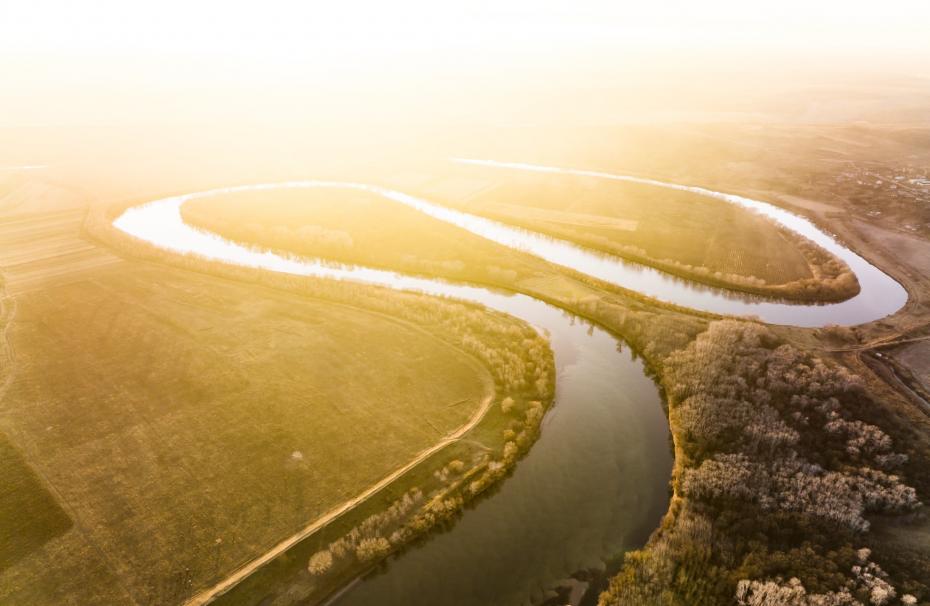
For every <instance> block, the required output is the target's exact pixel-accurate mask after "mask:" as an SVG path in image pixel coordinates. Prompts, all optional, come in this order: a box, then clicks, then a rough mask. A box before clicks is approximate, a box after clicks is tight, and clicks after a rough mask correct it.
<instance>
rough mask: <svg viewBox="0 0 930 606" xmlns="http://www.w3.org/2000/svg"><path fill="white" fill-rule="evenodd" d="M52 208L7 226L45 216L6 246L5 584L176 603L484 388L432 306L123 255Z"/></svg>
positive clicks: (339, 496)
mask: <svg viewBox="0 0 930 606" xmlns="http://www.w3.org/2000/svg"><path fill="white" fill-rule="evenodd" d="M63 224H64V222H63V220H62V219H61V218H60V217H58V216H51V217H45V218H36V217H32V218H30V219H29V221H28V222H26V223H23V222H17V223H9V224H8V225H15V228H13V227H9V228H8V229H6V230H4V231H3V232H2V235H3V237H8V238H14V237H25V235H24V234H26V233H29V234H45V233H46V232H47V233H53V232H54V233H56V234H58V235H56V236H55V237H50V238H49V244H48V245H47V246H46V245H44V244H43V245H41V246H40V245H39V244H36V245H35V246H30V247H27V249H23V248H19V249H17V250H18V251H20V252H21V254H23V255H25V254H26V252H33V253H34V254H35V259H34V260H32V261H29V262H28V263H26V265H28V268H27V269H26V270H23V269H20V267H21V266H22V265H23V263H24V262H23V260H22V259H20V258H19V257H17V258H16V259H12V257H8V258H7V259H6V260H5V263H11V267H12V268H13V270H12V271H11V272H10V273H9V275H8V276H7V286H8V288H9V291H8V294H7V298H6V300H5V301H4V312H5V313H4V318H5V320H7V321H9V320H10V318H11V317H12V323H10V324H9V327H8V329H7V331H6V336H7V339H8V344H9V346H10V347H9V349H10V350H11V351H12V352H13V356H14V360H13V362H14V364H13V365H12V372H9V373H5V374H6V376H7V379H8V382H7V383H6V389H5V393H4V394H3V399H2V406H0V430H2V433H3V439H2V442H0V448H2V450H3V453H4V456H3V465H4V478H5V486H9V487H11V488H12V490H4V491H2V492H0V512H2V513H3V515H4V519H5V520H6V519H11V518H12V520H13V524H12V525H7V524H6V523H5V524H4V525H3V527H4V531H5V532H9V533H11V536H14V537H15V541H14V543H13V546H12V548H11V549H4V552H3V559H2V560H0V603H13V604H27V603H28V604H53V603H55V604H57V603H138V604H150V603H177V602H180V601H182V600H183V599H185V598H187V597H189V596H190V595H191V594H192V593H193V592H194V591H195V590H196V589H198V588H201V587H203V586H205V585H207V584H210V583H211V582H215V581H216V580H217V579H219V578H221V577H222V576H224V575H225V574H226V573H228V572H229V571H230V570H231V569H233V568H235V567H236V566H237V565H240V564H242V563H243V562H245V561H247V560H249V559H251V558H254V557H256V556H257V555H259V554H260V553H262V551H263V550H265V549H267V548H268V547H270V546H271V545H273V544H274V543H276V542H278V541H279V540H281V539H282V538H284V537H286V536H287V535H289V534H291V533H293V532H294V531H296V530H297V529H298V528H300V527H302V526H304V525H305V524H306V523H307V522H308V521H311V520H313V519H314V518H315V517H318V516H319V515H320V514H322V513H323V512H325V511H327V510H328V509H330V508H332V507H333V506H335V505H337V504H339V503H342V502H343V501H346V500H348V499H350V498H351V497H353V496H354V495H356V494H359V493H361V492H362V491H363V490H364V489H365V488H366V487H368V486H370V485H372V484H374V483H375V482H377V481H378V480H379V479H380V478H382V477H384V476H385V475H387V474H389V473H390V472H391V471H393V470H394V469H396V468H399V467H401V466H403V465H404V464H405V463H407V462H409V461H410V460H412V459H413V458H415V456H416V455H417V453H419V452H420V451H422V450H424V449H426V448H428V447H430V446H432V445H433V444H435V443H437V442H439V441H440V440H441V439H442V437H443V436H444V435H446V434H448V433H451V432H452V431H453V430H454V429H455V428H457V427H459V426H461V425H463V424H464V423H466V421H468V420H469V418H470V417H472V416H473V415H474V413H475V411H476V410H478V409H479V407H480V406H481V404H482V403H484V402H485V401H486V399H487V398H490V397H492V396H493V394H494V393H495V387H494V380H493V379H492V377H491V375H490V374H489V373H488V371H487V370H485V368H484V367H483V366H482V365H481V364H480V363H479V362H478V361H477V360H476V359H475V358H473V357H472V356H470V355H468V354H466V353H464V352H463V351H461V350H459V349H457V348H456V347H454V346H452V345H450V344H449V343H447V342H445V341H443V340H441V339H440V338H439V337H441V336H443V335H438V336H437V335H436V334H433V333H431V332H430V330H433V328H431V327H430V326H429V325H426V327H425V329H424V328H423V327H417V326H414V325H412V324H410V323H408V322H405V321H401V320H397V319H393V318H390V317H388V316H385V315H383V314H378V313H374V312H368V311H364V310H361V309H358V308H354V307H347V306H344V305H339V304H334V303H331V302H321V301H314V300H311V299H307V298H305V297H298V296H294V295H290V294H287V293H284V292H280V291H275V290H270V289H265V288H261V287H257V286H249V285H245V284H239V283H236V282H231V281H228V280H223V279H220V278H213V277H208V276H205V275H202V274H197V273H193V272H187V271H182V270H177V269H171V268H163V267H159V266H156V265H151V264H147V263H140V262H134V261H124V260H122V259H121V258H119V257H116V256H115V255H112V254H111V253H109V252H107V251H106V250H104V249H100V248H99V247H97V246H96V245H94V244H93V243H90V242H88V241H86V240H84V239H82V238H79V237H77V236H76V235H75V232H74V231H71V235H70V238H71V240H73V241H75V242H83V244H84V246H86V247H87V251H82V252H81V253H80V254H72V252H71V251H72V248H74V247H76V246H77V245H76V244H74V242H72V243H71V244H68V245H67V246H65V245H64V244H62V242H64V240H66V239H67V238H66V237H65V235H64V233H65V232H66V231H67V230H65V229H64V228H63V227H62V226H63ZM5 225H7V224H5ZM26 225H28V227H25V226H26ZM70 225H72V227H73V226H74V225H75V224H74V223H73V222H72V223H71V224H70ZM38 241H39V240H34V241H32V242H38ZM52 242H54V243H55V244H54V245H53V244H52ZM69 247H70V248H69ZM13 248H15V247H13ZM62 248H64V249H67V252H66V253H65V254H57V252H60V250H59V249H62ZM53 249H54V250H55V251H56V254H51V253H49V251H51V250H53ZM10 250H11V248H8V247H5V248H4V252H5V253H7V254H9V251H10ZM24 251H25V252H24ZM11 259H12V262H11ZM88 259H94V261H93V262H88ZM103 259H105V260H106V262H102V261H101V260H103ZM69 264H70V267H71V268H72V269H74V270H75V271H73V272H72V271H66V269H67V268H68V267H69ZM62 276H68V279H62ZM434 332H435V331H434ZM7 369H9V367H7ZM334 461H338V465H333V462H334ZM23 511H29V512H30V515H29V516H28V517H25V518H24V517H22V512H23Z"/></svg>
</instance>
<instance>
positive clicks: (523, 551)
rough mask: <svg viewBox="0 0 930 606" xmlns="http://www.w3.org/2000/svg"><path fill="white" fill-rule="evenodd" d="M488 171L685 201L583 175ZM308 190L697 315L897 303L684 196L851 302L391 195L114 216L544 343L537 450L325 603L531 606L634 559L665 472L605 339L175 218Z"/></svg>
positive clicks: (842, 311) (815, 312)
mask: <svg viewBox="0 0 930 606" xmlns="http://www.w3.org/2000/svg"><path fill="white" fill-rule="evenodd" d="M470 162H482V163H487V162H485V161H470ZM491 164H493V165H494V166H498V167H502V168H508V169H521V170H539V171H547V172H566V173H568V174H580V175H581V174H583V175H586V176H596V177H602V178H608V179H626V180H636V181H639V182H645V183H650V184H652V185H656V186H659V187H672V188H676V189H681V188H683V187H684V186H678V185H674V184H665V183H660V182H653V181H648V180H642V179H634V178H633V177H625V176H621V175H609V174H605V173H595V172H591V171H571V170H568V169H559V168H551V167H539V166H530V165H514V164H499V163H491ZM309 187H331V188H352V189H359V190H364V191H369V192H371V193H374V194H377V195H380V196H382V197H384V198H386V199H388V200H391V201H393V202H395V203H401V204H405V205H407V206H410V207H412V208H415V209H417V210H419V211H420V212H423V213H425V214H427V215H430V216H432V217H435V218H436V219H439V220H441V221H446V222H449V223H452V224H455V225H458V226H460V227H462V228H464V229H466V230H468V231H470V232H472V233H475V234H478V235H480V236H483V237H485V238H488V239H490V240H493V241H495V242H498V243H501V244H504V245H507V246H511V247H513V248H517V249H520V250H524V251H526V252H529V253H530V254H534V255H537V256H540V257H542V258H544V259H547V260H549V261H552V262H553V263H557V264H560V265H564V266H568V267H571V268H572V269H575V270H578V271H581V272H583V273H587V274H589V275H592V276H595V277H597V278H600V279H602V280H605V281H608V282H611V283H613V284H617V285H620V286H623V287H626V288H630V289H632V290H636V291H639V292H643V293H644V294H647V295H650V296H654V297H656V298H659V299H662V300H665V301H670V302H673V303H678V304H680V305H683V306H686V307H692V308H696V309H702V310H707V311H715V312H718V313H731V314H754V315H757V316H759V317H761V318H762V319H764V320H766V321H769V322H780V323H790V324H797V325H803V326H820V325H825V324H829V323H858V322H865V321H868V320H874V319H877V318H880V317H883V316H885V315H888V314H890V313H893V312H894V311H896V310H897V309H898V308H900V307H901V306H902V305H903V304H904V302H905V301H906V298H907V296H906V293H905V292H904V289H903V288H902V287H901V286H900V285H899V284H897V282H895V281H894V280H893V279H891V278H890V277H889V276H887V275H886V274H884V273H883V272H881V270H879V269H878V268H875V267H874V266H872V265H871V264H869V263H868V262H867V261H865V260H864V259H862V257H860V256H858V255H856V254H855V253H853V252H852V251H849V250H848V249H846V248H845V247H843V246H842V245H841V244H840V243H839V242H837V241H836V240H835V239H833V238H832V237H830V236H829V235H827V234H825V233H823V232H822V231H820V230H819V229H818V228H817V227H816V226H814V225H813V224H812V223H810V222H808V221H806V220H805V219H802V218H800V217H796V216H794V215H791V214H790V213H786V212H785V211H783V210H781V209H778V208H776V207H772V206H771V205H767V204H765V203H763V202H757V201H753V200H749V199H746V198H741V197H738V196H731V195H729V194H721V193H717V192H710V191H707V190H701V189H700V188H688V191H695V192H696V193H701V194H703V195H709V196H712V197H715V198H718V199H721V200H722V201H724V202H727V203H735V204H740V205H742V206H747V207H749V208H751V209H752V210H754V211H756V212H762V213H764V214H766V215H767V216H769V217H770V218H771V219H772V220H774V221H777V222H779V223H781V224H782V225H785V226H787V227H789V228H791V229H794V230H795V231H797V232H799V233H801V234H802V235H804V236H806V237H808V238H810V239H812V240H814V241H815V242H817V243H818V244H820V245H821V246H823V247H824V248H826V249H827V250H829V251H830V252H832V253H833V254H836V255H837V256H839V257H840V258H842V259H843V260H845V261H846V262H847V263H848V264H849V265H850V267H851V268H852V269H853V271H854V272H855V273H856V275H857V277H858V278H859V281H860V284H861V286H862V292H861V293H860V294H859V295H858V296H856V297H854V298H852V299H850V300H848V301H845V302H843V303H838V304H832V305H823V306H818V305H791V304H788V303H778V302H772V301H766V300H762V299H757V298H750V297H744V296H739V295H734V294H732V293H729V292H727V291H723V290H720V289H715V288H705V287H701V286H698V285H694V284H692V283H689V282H687V281H684V280H681V279H679V278H675V277H672V276H670V275H668V274H664V273H663V272H659V271H656V270H654V269H651V268H647V267H643V266H640V265H636V264H633V263H627V262H624V261H621V260H619V259H617V258H615V257H612V256H609V255H603V254H600V253H596V252H593V251H590V250H587V249H584V248H582V247H579V246H575V245H573V244H571V243H568V242H564V241H560V240H556V239H553V238H549V237H547V236H543V235H540V234H536V233H533V232H529V231H526V230H523V229H519V228H514V227H511V226H508V225H505V224H502V223H498V222H495V221H491V220H489V219H486V218H483V217H478V216H475V215H470V214H468V213H463V212H460V211H456V210H452V209H449V208H447V207H444V206H441V205H439V204H435V203H432V202H430V201H427V200H423V199H421V198H416V197H414V196H410V195H408V194H405V193H403V192H398V191H394V190H389V189H385V188H379V187H374V186H369V185H363V184H356V183H340V182H319V181H299V182H288V183H279V184H264V185H254V186H243V187H232V188H223V189H216V190H211V191H207V192H199V193H195V194H187V195H182V196H176V197H172V198H166V199H163V200H157V201H154V202H151V203H148V204H145V205H142V206H138V207H134V208H130V209H128V210H127V211H125V212H124V213H123V214H122V215H121V216H120V217H118V218H117V219H116V221H114V226H115V227H116V228H117V229H120V230H122V231H124V232H125V233H127V234H130V235H132V236H135V237H137V238H140V239H142V240H145V241H147V242H149V243H151V244H154V245H156V246H158V247H161V248H163V249H165V250H168V251H172V252H176V253H180V254H196V255H200V256H202V257H205V258H208V259H211V260H214V261H218V262H222V263H230V264H236V265H241V266H247V267H253V268H259V269H264V270H268V271H275V272H282V273H288V274H295V275H302V276H317V277H322V278H333V279H346V280H354V281H358V282H364V283H368V284H375V285H380V286H387V287H391V288H398V289H403V290H413V291H419V292H424V293H428V294H433V295H441V296H449V297H455V298H458V299H463V300H467V301H472V302H476V303H480V304H482V305H486V306H488V307H490V308H492V309H496V310H499V311H502V312H504V313H508V314H511V315H513V316H516V317H518V318H521V319H523V320H525V321H527V322H529V323H530V324H532V325H533V326H535V327H537V328H538V329H540V330H543V331H546V332H547V333H548V334H549V335H550V338H551V342H552V348H553V351H554V353H555V364H556V370H557V377H556V396H555V402H554V406H553V407H552V409H551V411H550V412H549V413H548V414H547V415H546V417H545V419H544V421H543V431H542V434H541V437H540V439H539V440H538V441H537V443H536V444H534V446H533V447H532V449H531V450H530V452H529V454H528V455H527V456H526V457H525V458H524V459H523V460H522V461H521V462H520V463H519V464H518V465H517V467H516V469H515V471H514V473H513V475H512V476H511V477H509V478H508V479H507V480H506V481H504V482H503V483H502V484H501V485H500V487H499V489H498V490H497V491H495V492H494V493H493V494H492V495H491V496H489V497H487V498H484V499H481V500H480V501H479V502H478V504H477V505H476V506H475V507H474V508H471V509H468V510H467V511H466V512H465V514H464V515H463V516H462V518H461V519H460V520H459V521H458V522H457V523H456V524H455V525H454V526H453V527H452V529H451V530H449V531H448V532H445V533H441V534H437V535H435V536H433V537H431V538H430V539H428V540H427V541H425V542H424V543H422V544H421V545H419V546H417V547H415V548H413V549H411V550H408V551H407V552H405V553H404V554H403V555H401V556H400V557H398V558H394V559H393V560H392V561H391V562H390V564H389V566H388V568H387V572H386V573H383V574H379V575H375V576H372V577H369V578H366V579H364V580H363V581H361V582H360V583H356V584H355V585H353V586H352V587H351V588H350V589H349V590H348V591H346V592H344V593H343V594H341V595H340V596H339V598H338V601H337V603H338V604H340V605H343V606H353V605H368V604H378V605H379V606H385V605H393V604H396V605H398V606H400V605H411V604H424V605H425V604H429V605H435V604H443V605H446V606H471V605H474V606H486V605H487V604H501V605H509V604H525V603H529V602H531V601H532V600H534V599H538V598H539V597H540V596H541V595H543V593H544V592H545V590H547V589H549V588H551V587H552V586H553V584H554V583H555V582H557V581H559V580H560V579H564V578H565V577H567V576H568V575H570V574H572V573H573V572H576V571H578V570H581V569H584V568H589V567H600V566H602V565H603V562H604V561H605V560H606V559H608V558H611V557H613V556H615V555H617V554H618V553H621V552H623V551H626V550H629V549H633V548H636V547H638V546H640V545H642V543H643V542H644V541H645V539H646V537H647V536H648V534H649V532H650V531H651V530H652V529H653V528H655V526H656V525H657V524H658V521H659V519H660V517H661V515H662V514H663V512H664V511H665V509H666V506H667V501H668V493H667V484H668V478H669V474H670V470H671V465H672V460H671V454H670V449H669V443H668V438H669V436H668V428H667V424H666V420H665V416H664V413H663V410H662V402H661V400H660V397H659V394H658V392H657V389H656V386H655V385H654V384H653V383H652V381H651V380H649V379H648V378H647V377H646V375H645V371H644V368H643V367H642V364H641V362H640V361H638V360H637V359H636V358H635V357H634V356H633V355H632V354H631V352H630V351H629V350H626V349H624V348H623V347H622V346H621V343H620V342H618V340H617V339H615V338H614V337H612V336H611V335H610V334H608V333H607V332H606V331H604V330H602V329H600V328H598V327H596V326H591V325H588V324H586V323H585V322H584V321H582V320H581V319H579V318H577V317H575V316H572V315H571V314H569V313H566V312H565V311H563V310H561V309H558V308H556V307H553V306H551V305H548V304H546V303H543V302H541V301H539V300H536V299H533V298H532V297H529V296H526V295H521V294H508V293H504V292H498V291H494V290H490V289H486V288H480V287H475V286H469V285H463V284H453V283H448V282H444V281H440V280H430V279H426V278H418V277H413V276H406V275H403V274H398V273H395V272H390V271H384V270H377V269H371V268H364V267H355V266H341V265H335V264H331V263H327V262H325V261H322V260H315V259H306V258H297V257H289V256H285V255H280V254H277V253H274V252H271V251H268V250H259V249H256V248H250V247H247V246H243V245H241V244H238V243H235V242H231V241H229V240H226V239H224V238H222V237H220V236H218V235H217V234H212V233H208V232H205V231H201V230H198V229H195V228H193V227H191V226H189V225H187V224H186V223H184V221H183V219H182V216H181V212H180V209H181V206H182V205H183V204H184V202H186V201H187V200H190V199H193V198H196V197H203V196H215V195H221V194H224V193H231V192H237V191H244V190H273V189H280V188H309Z"/></svg>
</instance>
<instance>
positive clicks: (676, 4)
mask: <svg viewBox="0 0 930 606" xmlns="http://www.w3.org/2000/svg"><path fill="white" fill-rule="evenodd" d="M927 24H930V2H928V1H926V0H883V1H874V0H870V1H868V2H866V1H858V0H852V1H851V0H778V1H749V0H746V1H737V2H731V1H724V0H710V1H697V0H670V1H666V2H658V1H656V0H648V1H647V0H642V1H637V2H631V1H624V0H588V1H584V0H516V1H511V2H507V1H503V0H468V1H462V2H454V3H453V2H444V1H442V0H391V1H388V0H355V1H352V0H348V1H341V2H340V1H335V0H328V1H310V2H307V1H282V0H263V1H261V2H254V1H250V2H243V1H240V0H224V1H219V0H217V1H206V2H203V1H202V2H197V1H195V0H160V1H158V2H144V3H143V2H133V1H131V0H93V1H86V0H0V73H2V74H3V78H2V79H0V124H4V123H6V124H9V123H28V122H47V121H52V122H54V121H56V120H61V121H69V120H81V119H84V118H85V117H87V116H92V117H93V118H94V119H97V120H99V119H102V118H105V117H107V116H111V117H116V116H119V115H121V114H125V115H127V116H128V115H129V114H131V113H132V112H134V111H138V112H142V113H146V114H147V115H148V116H151V115H154V114H157V113H159V112H161V113H171V112H172V111H175V110H178V111H180V110H181V109H190V108H193V107H196V106H197V105H198V103H200V105H201V106H202V107H210V108H211V111H212V109H215V108H216V105H217V100H218V99H223V100H224V102H225V103H226V105H227V106H229V107H232V106H239V110H238V111H242V112H249V111H250V109H249V108H250V107H255V108H256V111H258V110H259V109H262V110H263V111H267V110H268V108H267V99H264V100H262V101H259V100H258V99H257V98H252V99H246V97H255V96H256V95H257V93H256V91H258V90H263V91H264V94H265V95H266V96H275V95H277V96H278V97H280V98H281V99H283V100H285V101H287V102H292V103H293V102H294V99H297V98H299V99H301V102H303V101H304V100H305V98H306V97H307V96H312V93H316V95H315V97H314V98H315V101H314V102H318V101H320V98H321V97H322V96H324V94H326V93H331V94H330V97H331V99H330V102H331V103H332V104H336V105H339V106H343V105H345V103H349V104H350V105H351V103H352V102H353V100H354V98H353V96H352V94H351V92H345V91H358V90H364V91H368V93H369V94H374V93H372V91H377V90H384V91H386V93H385V94H386V96H391V95H394V94H395V93H398V92H399V91H402V92H404V93H405V94H406V93H411V92H412V91H417V90H439V91H440V92H441V93H442V94H447V95H449V96H454V91H453V89H454V88H455V87H454V83H455V82H459V83H461V82H470V83H472V84H475V83H477V84H478V85H477V86H472V87H471V89H473V90H474V89H476V88H480V87H485V88H488V89H494V88H495V87H500V86H505V87H506V86H510V87H516V86H517V82H518V81H520V80H521V79H525V80H526V81H527V83H528V84H527V86H529V87H530V88H532V87H534V86H535V87H537V88H538V87H539V86H541V85H542V84H545V83H546V82H552V81H556V82H560V83H562V84H563V85H564V86H565V87H566V88H571V87H574V86H577V85H579V83H582V84H583V85H584V87H586V88H585V90H588V89H590V87H591V86H594V85H596V84H597V81H598V79H601V80H604V79H608V80H609V79H610V78H614V79H615V80H616V77H615V76H613V75H606V74H616V73H618V70H619V71H620V72H623V71H624V70H626V72H630V71H634V72H635V71H636V70H639V71H641V72H655V73H656V74H659V76H656V77H660V76H661V75H662V74H663V73H667V74H670V75H669V77H670V78H672V79H678V80H681V79H687V78H698V77H707V78H711V76H705V75H704V74H705V72H706V73H707V74H710V73H711V72H713V73H717V72H723V73H727V74H730V73H736V74H743V73H745V74H751V73H752V72H756V77H758V72H763V71H764V72H769V71H777V72H779V74H781V75H784V74H788V73H791V72H792V71H794V70H797V71H804V70H810V69H813V68H814V67H815V66H818V65H824V66H827V67H825V68H824V69H828V70H830V71H831V72H834V71H837V70H852V71H854V70H857V69H864V68H866V67H868V68H869V69H873V68H874V67H875V66H878V67H877V69H880V70H884V69H890V70H893V71H895V72H896V73H897V72H904V73H914V74H917V75H920V74H921V73H926V72H925V71H922V68H923V67H926V66H927V65H928V64H930V32H928V29H927ZM705 56H706V57H712V58H710V59H707V58H705ZM763 59H764V60H763ZM831 62H832V63H831ZM914 66H917V67H914ZM674 69H677V70H678V73H675V74H672V71H674ZM670 70H672V71H670ZM908 70H910V71H908ZM726 78H728V79H729V80H731V81H732V79H733V78H732V76H730V75H727V76H726ZM243 91H248V92H247V94H246V93H243ZM296 91H301V92H300V95H303V97H301V96H300V95H295V94H290V93H291V92H296ZM336 91H343V92H342V93H340V94H336ZM182 94H186V95H188V96H187V97H183V96H179V95H182ZM210 95H213V96H212V97H211V96H210ZM509 96H510V97H513V95H512V94H510V95H509ZM154 100H157V106H152V107H144V106H145V105H146V103H155V101H154ZM406 102H407V101H400V100H398V101H397V104H402V103H406ZM495 102H496V101H495ZM489 103H491V102H489ZM255 104H258V105H255ZM259 106H261V107H260V108H259ZM218 109H223V108H218Z"/></svg>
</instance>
